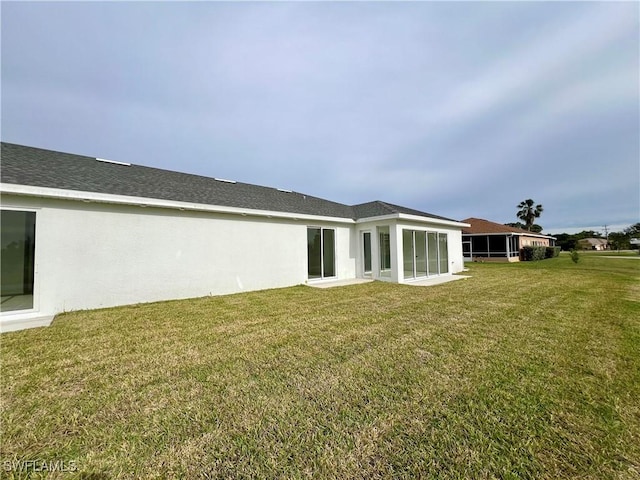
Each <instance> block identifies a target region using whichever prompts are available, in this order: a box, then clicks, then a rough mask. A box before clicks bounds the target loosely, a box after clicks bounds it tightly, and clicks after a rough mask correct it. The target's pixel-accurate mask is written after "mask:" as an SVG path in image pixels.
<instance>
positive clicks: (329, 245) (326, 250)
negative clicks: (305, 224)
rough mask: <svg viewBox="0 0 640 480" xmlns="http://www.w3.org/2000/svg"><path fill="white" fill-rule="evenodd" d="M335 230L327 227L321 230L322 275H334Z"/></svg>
mask: <svg viewBox="0 0 640 480" xmlns="http://www.w3.org/2000/svg"><path fill="white" fill-rule="evenodd" d="M335 244H336V242H335V230H331V229H329V228H327V229H323V230H322V265H323V267H324V271H323V272H322V273H323V274H322V276H323V277H335V276H336V255H335Z"/></svg>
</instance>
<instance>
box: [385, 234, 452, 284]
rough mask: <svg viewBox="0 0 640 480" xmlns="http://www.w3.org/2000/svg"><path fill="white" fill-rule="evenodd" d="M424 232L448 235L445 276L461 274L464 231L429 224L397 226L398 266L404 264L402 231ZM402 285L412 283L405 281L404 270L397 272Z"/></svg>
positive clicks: (398, 280)
mask: <svg viewBox="0 0 640 480" xmlns="http://www.w3.org/2000/svg"><path fill="white" fill-rule="evenodd" d="M404 229H408V230H422V231H425V232H438V233H446V234H447V250H448V257H449V272H448V273H447V274H445V275H451V274H453V273H459V272H461V271H462V270H463V269H464V259H463V256H462V230H461V229H459V228H451V227H446V226H442V225H436V224H431V223H428V222H424V223H423V222H408V221H401V222H398V223H397V225H396V238H397V239H398V240H397V241H398V242H399V248H398V249H397V255H398V263H397V264H398V265H402V264H403V252H402V230H404ZM395 281H397V282H400V283H404V282H407V281H411V280H408V279H405V278H404V276H403V272H402V269H400V270H399V271H398V272H397V279H396V280H395Z"/></svg>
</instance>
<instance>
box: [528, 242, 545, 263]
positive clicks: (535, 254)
mask: <svg viewBox="0 0 640 480" xmlns="http://www.w3.org/2000/svg"><path fill="white" fill-rule="evenodd" d="M546 253H547V247H540V246H531V245H527V246H526V247H522V260H524V261H525V262H535V261H537V260H544V259H545V258H546Z"/></svg>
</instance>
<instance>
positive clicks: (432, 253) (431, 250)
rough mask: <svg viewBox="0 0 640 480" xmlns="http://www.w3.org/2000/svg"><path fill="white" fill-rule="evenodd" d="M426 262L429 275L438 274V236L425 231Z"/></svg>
mask: <svg viewBox="0 0 640 480" xmlns="http://www.w3.org/2000/svg"><path fill="white" fill-rule="evenodd" d="M427 248H428V250H427V263H428V267H429V272H428V273H429V275H438V273H439V272H438V238H437V234H436V233H432V232H429V233H427Z"/></svg>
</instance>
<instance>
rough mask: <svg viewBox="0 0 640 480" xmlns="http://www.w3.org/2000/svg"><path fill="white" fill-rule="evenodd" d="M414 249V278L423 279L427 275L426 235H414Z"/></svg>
mask: <svg viewBox="0 0 640 480" xmlns="http://www.w3.org/2000/svg"><path fill="white" fill-rule="evenodd" d="M415 248H416V276H417V277H425V276H426V275H427V233H426V232H416V233H415Z"/></svg>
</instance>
